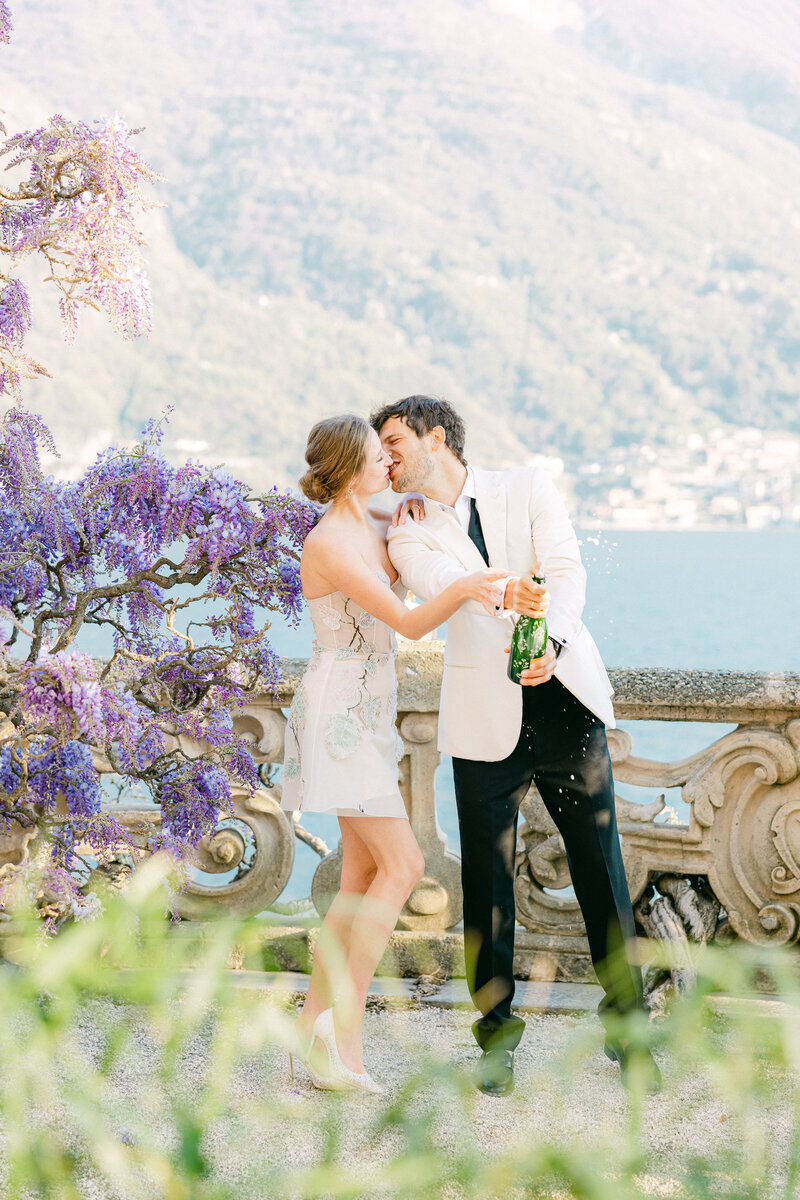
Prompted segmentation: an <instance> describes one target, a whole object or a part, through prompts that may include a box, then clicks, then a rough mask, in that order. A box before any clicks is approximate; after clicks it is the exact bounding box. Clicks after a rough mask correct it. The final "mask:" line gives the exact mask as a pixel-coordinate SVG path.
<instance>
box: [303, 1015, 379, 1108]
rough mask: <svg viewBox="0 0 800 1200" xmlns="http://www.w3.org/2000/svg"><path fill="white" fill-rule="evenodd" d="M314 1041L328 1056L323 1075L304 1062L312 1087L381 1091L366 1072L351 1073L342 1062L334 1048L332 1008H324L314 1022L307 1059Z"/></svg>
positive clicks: (334, 1033) (328, 1089)
mask: <svg viewBox="0 0 800 1200" xmlns="http://www.w3.org/2000/svg"><path fill="white" fill-rule="evenodd" d="M315 1041H316V1042H320V1043H321V1045H323V1046H324V1047H325V1050H326V1052H327V1055H328V1070H327V1072H326V1073H325V1074H324V1075H320V1074H319V1073H318V1072H317V1071H315V1070H314V1069H313V1067H311V1066H310V1065H309V1063H308V1062H306V1066H307V1068H308V1073H309V1075H310V1076H311V1082H312V1083H313V1084H314V1087H317V1088H320V1089H322V1090H323V1091H329V1092H331V1091H344V1090H348V1089H349V1090H352V1091H357V1092H371V1093H373V1094H375V1095H378V1094H380V1093H381V1092H382V1091H383V1088H382V1087H381V1085H380V1084H379V1083H376V1082H375V1080H374V1079H373V1078H372V1076H371V1075H368V1074H367V1072H366V1071H361V1072H359V1071H351V1070H350V1068H349V1067H346V1066H345V1065H344V1063H343V1062H342V1060H341V1058H340V1057H339V1051H338V1049H337V1047H336V1030H335V1029H334V1027H333V1009H332V1008H326V1009H325V1011H324V1012H321V1013H320V1014H319V1016H318V1017H317V1019H316V1021H315V1022H314V1026H313V1029H312V1031H311V1045H310V1046H309V1048H308V1055H309V1058H310V1057H311V1054H312V1052H313V1049H314V1042H315Z"/></svg>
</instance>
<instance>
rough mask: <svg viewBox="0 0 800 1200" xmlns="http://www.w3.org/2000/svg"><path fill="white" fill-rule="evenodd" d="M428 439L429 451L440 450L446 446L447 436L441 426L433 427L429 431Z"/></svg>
mask: <svg viewBox="0 0 800 1200" xmlns="http://www.w3.org/2000/svg"><path fill="white" fill-rule="evenodd" d="M428 437H429V438H430V447H431V450H434V451H436V450H441V448H442V446H444V445H446V444H447V434H446V433H445V431H444V428H443V427H442V426H441V425H434V427H433V429H429V430H428Z"/></svg>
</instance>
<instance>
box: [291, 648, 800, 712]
mask: <svg viewBox="0 0 800 1200" xmlns="http://www.w3.org/2000/svg"><path fill="white" fill-rule="evenodd" d="M442 647H443V643H441V642H434V643H427V644H426V645H425V647H424V648H421V647H420V648H418V649H413V650H408V649H405V648H401V650H400V652H399V654H398V656H397V673H398V679H399V695H398V708H399V709H400V710H401V711H402V712H436V710H437V709H438V707H439V689H440V686H441V680H442V665H443V658H442ZM306 661H307V660H306V659H302V658H287V659H284V660H283V670H284V684H283V688H282V689H281V693H280V695H279V697H278V698H277V702H278V703H280V704H286V703H287V702H288V701H289V699H290V698H291V696H292V695H293V694H294V690H295V688H296V686H297V683H298V681H299V679H300V676H301V675H302V673H303V670H304V669H305V665H306ZM609 675H610V676H611V682H612V684H613V687H614V710H615V712H616V715H617V717H618V718H619V719H620V720H629V721H630V720H639V721H722V722H731V723H736V722H739V721H759V722H762V723H768V724H780V723H783V722H785V721H787V720H790V719H792V718H794V717H800V672H785V673H774V674H769V673H761V672H755V671H754V672H746V671H709V670H703V671H699V670H674V669H669V670H662V669H660V668H653V667H626V668H624V669H617V670H611V671H609Z"/></svg>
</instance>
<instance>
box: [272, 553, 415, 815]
mask: <svg viewBox="0 0 800 1200" xmlns="http://www.w3.org/2000/svg"><path fill="white" fill-rule="evenodd" d="M376 574H377V575H379V576H380V577H381V578H382V579H384V580H385V582H386V583H387V584H388V583H389V576H388V575H386V574H385V572H383V571H377V572H376ZM392 591H394V592H395V593H396V594H397V595H401V596H404V595H405V591H406V589H405V588H403V587H402V585H401V583H400V581H399V580H398V582H397V583H395V584H394V585H393V586H392ZM306 603H307V604H308V607H309V611H310V613H311V620H312V622H313V624H314V634H315V637H316V641H315V643H314V652H313V654H312V656H311V658H310V659H309V662H308V666H307V668H306V670H305V672H304V674H303V678H302V679H301V681H300V683H299V684H298V687H297V691H296V692H295V694H294V699H293V701H292V707H291V709H290V710H289V719H288V724H287V727H286V748H285V752H284V758H283V794H282V798H281V807H282V808H284V809H286V810H287V811H288V812H297V811H299V812H325V813H333V814H335V815H337V816H347V817H358V816H369V817H407V814H406V809H405V805H404V804H403V798H402V796H401V795H400V789H399V787H398V782H397V764H398V762H399V761H400V759H401V758H402V756H403V743H402V740H401V738H400V735H399V734H398V732H397V726H396V724H395V721H396V718H397V676H396V674H395V655H396V644H395V638H394V632H393V630H392V629H391V628H390V626H388V625H386V624H384V623H383V622H382V621H378V620H377V619H376V618H375V617H373V616H372V614H371V613H368V612H366V610H365V609H363V608H361V607H360V606H359V605H358V604H356V603H355V602H354V601H353V600H351V599H350V598H349V597H348V596H345V595H344V593H343V592H331V593H330V595H328V596H322V597H319V598H318V599H316V600H308V601H306Z"/></svg>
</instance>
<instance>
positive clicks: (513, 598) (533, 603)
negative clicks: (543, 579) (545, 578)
mask: <svg viewBox="0 0 800 1200" xmlns="http://www.w3.org/2000/svg"><path fill="white" fill-rule="evenodd" d="M538 572H539V566H538V564H537V565H536V566H535V567H533V569H532V570H531V577H530V578H526V577H525V576H523V577H522V578H520V579H517V580H516V581H513V580H509V581H508V587H507V588H506V594H505V600H504V605H505V607H506V608H513V609H514V611H515V612H518V613H519V614H520V615H521V616H525V617H546V616H547V610H548V608H549V607H550V593H549V592H548V590H547V588H546V587H545V586H544V584H543V583H534V582H533V576H534V575H536V574H538Z"/></svg>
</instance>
